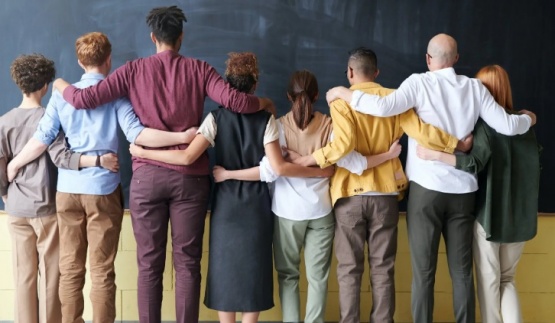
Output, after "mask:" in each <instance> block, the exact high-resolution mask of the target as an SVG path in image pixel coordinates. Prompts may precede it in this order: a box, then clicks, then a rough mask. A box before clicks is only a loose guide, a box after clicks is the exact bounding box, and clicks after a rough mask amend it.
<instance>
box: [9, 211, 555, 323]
mask: <svg viewBox="0 0 555 323" xmlns="http://www.w3.org/2000/svg"><path fill="white" fill-rule="evenodd" d="M6 217H7V216H6V215H5V214H3V213H0V264H1V265H0V300H1V303H0V321H3V320H5V321H11V320H13V305H12V304H13V298H14V295H13V293H14V292H13V283H12V265H11V239H10V236H9V233H8V230H7V226H6ZM207 219H208V218H207ZM208 222H209V221H207V226H206V233H205V235H204V250H203V259H202V262H201V265H202V276H203V281H202V290H201V306H200V319H201V321H217V320H218V316H217V313H216V312H215V311H212V310H209V309H207V308H206V307H205V306H204V305H203V303H202V302H203V298H204V288H205V284H206V279H205V278H206V270H207V268H208V252H209V250H208V231H209V230H208ZM552 232H555V216H550V215H545V216H540V219H539V228H538V236H537V237H536V238H535V239H534V240H532V241H530V242H528V243H527V244H526V247H525V249H524V254H523V256H522V258H521V261H520V265H519V267H518V272H517V285H518V288H519V291H520V298H521V302H522V308H523V314H524V319H525V322H555V306H554V304H555V275H553V269H554V268H555V248H554V247H555V235H553V234H552ZM168 236H169V234H168ZM170 242H171V239H169V237H168V246H167V248H168V249H167V254H166V269H165V272H164V277H163V283H164V291H163V305H162V313H163V314H162V315H163V320H170V321H171V320H173V319H175V304H174V300H175V297H174V293H175V290H174V287H175V282H174V279H175V277H174V276H175V275H174V272H173V269H172V254H171V244H170ZM398 245H399V247H398V254H397V262H396V273H395V282H396V290H397V293H396V312H395V321H396V322H410V321H411V314H410V298H411V296H410V287H411V267H410V253H409V246H408V239H407V231H406V222H405V217H404V216H402V217H401V218H400V221H399V240H398ZM336 266H337V262H336V260H335V256H334V257H333V259H332V268H331V272H330V280H329V292H328V306H327V308H326V320H327V321H331V322H334V321H337V320H338V319H339V294H338V291H339V287H338V284H337V278H336ZM302 269H303V271H302V274H301V282H300V290H301V304H302V307H303V308H304V305H305V304H306V291H307V282H306V279H305V278H304V265H303V267H302ZM137 274H138V273H137V266H136V245H135V238H134V236H133V229H132V227H131V218H130V216H128V215H126V216H125V217H124V220H123V227H122V233H121V237H120V248H119V251H118V256H117V258H116V283H117V286H118V291H117V294H116V303H117V304H116V306H117V310H118V316H117V320H118V321H119V320H123V321H137V320H138V314H137V313H138V312H137ZM274 277H275V281H274V301H275V304H276V306H275V307H274V308H273V309H272V310H269V311H265V312H263V313H262V314H261V316H260V320H261V321H280V319H281V307H280V304H279V297H278V288H277V274H275V275H274ZM90 287H91V286H90V279H89V273H87V282H86V284H85V288H84V296H85V319H86V320H90V319H91V318H92V312H91V307H90V301H89V299H88V297H89V296H88V293H89V290H90ZM361 290H362V293H361V313H360V314H361V320H362V321H363V322H367V321H368V318H369V314H370V309H371V300H372V294H371V288H370V281H369V270H368V264H367V263H366V264H365V273H364V276H363V281H362V286H361ZM452 308H453V307H452V287H451V280H450V278H449V270H448V267H447V259H446V254H445V247H444V245H443V242H442V243H441V245H440V254H439V255H438V270H437V275H436V288H435V308H434V321H441V322H453V321H454V317H453V309H452ZM303 315H304V310H303ZM238 318H239V317H238ZM477 318H478V320H479V311H478V310H477Z"/></svg>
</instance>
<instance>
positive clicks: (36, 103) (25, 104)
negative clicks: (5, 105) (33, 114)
mask: <svg viewBox="0 0 555 323" xmlns="http://www.w3.org/2000/svg"><path fill="white" fill-rule="evenodd" d="M39 92H40V91H37V92H33V93H31V94H28V95H27V94H24V95H23V100H21V104H20V105H19V106H18V108H20V109H34V108H40V107H41V101H42V97H43V95H42V94H41V93H39Z"/></svg>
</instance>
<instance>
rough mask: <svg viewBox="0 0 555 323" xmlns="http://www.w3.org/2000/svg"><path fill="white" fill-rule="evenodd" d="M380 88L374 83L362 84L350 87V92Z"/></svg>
mask: <svg viewBox="0 0 555 323" xmlns="http://www.w3.org/2000/svg"><path fill="white" fill-rule="evenodd" d="M381 87H382V86H381V85H380V84H378V83H376V82H362V83H358V84H353V85H351V87H350V89H351V90H353V91H354V90H364V89H372V88H381Z"/></svg>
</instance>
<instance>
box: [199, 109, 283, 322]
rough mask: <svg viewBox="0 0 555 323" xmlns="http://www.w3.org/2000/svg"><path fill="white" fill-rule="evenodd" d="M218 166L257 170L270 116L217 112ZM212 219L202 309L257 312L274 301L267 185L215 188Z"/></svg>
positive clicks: (225, 184)
mask: <svg viewBox="0 0 555 323" xmlns="http://www.w3.org/2000/svg"><path fill="white" fill-rule="evenodd" d="M212 114H213V115H214V118H215V120H216V125H217V127H218V129H217V135H216V139H215V150H216V165H221V166H223V167H224V168H226V169H229V170H237V169H244V168H250V167H255V166H258V164H259V162H260V160H261V159H262V157H263V156H264V142H263V138H264V132H265V130H266V125H267V123H268V120H269V118H270V114H269V113H267V112H265V111H259V112H257V113H254V114H236V113H233V112H231V111H229V110H226V109H218V110H216V111H213V112H212ZM212 201H213V202H212V212H211V215H210V245H209V260H208V278H207V283H206V294H205V299H204V304H205V305H206V306H207V307H208V308H211V309H214V310H218V311H225V312H258V311H263V310H267V309H270V308H272V307H273V306H274V301H273V264H272V237H273V223H274V222H273V215H272V211H271V199H270V195H269V192H268V186H267V184H266V183H263V182H260V181H256V182H251V181H236V180H228V181H224V182H221V183H217V184H216V185H215V189H214V198H213V200H212Z"/></svg>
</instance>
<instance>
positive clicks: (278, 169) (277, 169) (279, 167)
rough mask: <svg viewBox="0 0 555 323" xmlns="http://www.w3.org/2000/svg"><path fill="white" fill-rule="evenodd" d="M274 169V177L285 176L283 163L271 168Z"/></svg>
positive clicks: (285, 171)
mask: <svg viewBox="0 0 555 323" xmlns="http://www.w3.org/2000/svg"><path fill="white" fill-rule="evenodd" d="M272 168H273V169H274V172H275V173H276V175H278V176H287V167H286V166H285V163H282V164H281V163H280V164H279V165H277V167H272Z"/></svg>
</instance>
